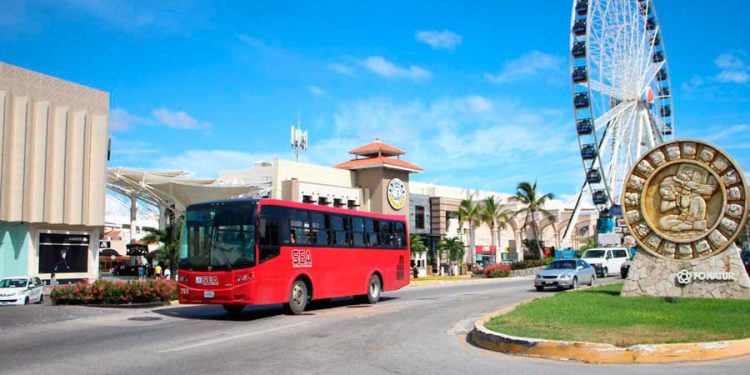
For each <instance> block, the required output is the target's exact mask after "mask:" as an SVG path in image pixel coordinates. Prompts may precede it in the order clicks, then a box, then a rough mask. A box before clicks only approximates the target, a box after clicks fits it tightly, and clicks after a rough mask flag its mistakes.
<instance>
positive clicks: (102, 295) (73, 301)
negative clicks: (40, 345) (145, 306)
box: [50, 280, 177, 305]
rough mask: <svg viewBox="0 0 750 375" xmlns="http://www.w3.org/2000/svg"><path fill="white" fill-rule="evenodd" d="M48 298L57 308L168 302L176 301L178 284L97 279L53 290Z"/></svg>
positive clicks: (156, 281)
mask: <svg viewBox="0 0 750 375" xmlns="http://www.w3.org/2000/svg"><path fill="white" fill-rule="evenodd" d="M50 298H51V299H52V300H53V301H54V303H55V304H56V305H88V304H113V305H120V304H129V303H148V302H167V301H170V300H173V299H176V298H177V284H176V283H175V282H174V281H170V280H146V281H127V282H122V281H108V280H96V281H94V282H93V283H91V284H89V283H88V282H80V283H77V284H72V285H63V286H57V287H55V288H54V289H53V290H52V292H50Z"/></svg>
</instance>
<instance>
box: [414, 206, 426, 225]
mask: <svg viewBox="0 0 750 375" xmlns="http://www.w3.org/2000/svg"><path fill="white" fill-rule="evenodd" d="M414 226H415V227H416V228H417V229H424V206H414Z"/></svg>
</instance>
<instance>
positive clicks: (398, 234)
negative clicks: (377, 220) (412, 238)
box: [394, 221, 406, 249]
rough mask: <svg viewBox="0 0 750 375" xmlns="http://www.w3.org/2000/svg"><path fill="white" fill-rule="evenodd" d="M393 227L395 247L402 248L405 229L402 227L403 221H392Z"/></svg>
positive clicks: (404, 244)
mask: <svg viewBox="0 0 750 375" xmlns="http://www.w3.org/2000/svg"><path fill="white" fill-rule="evenodd" d="M394 228H395V230H394V233H395V238H396V243H395V247H397V248H399V249H403V248H405V247H406V230H405V229H404V223H403V222H401V221H397V222H395V223H394Z"/></svg>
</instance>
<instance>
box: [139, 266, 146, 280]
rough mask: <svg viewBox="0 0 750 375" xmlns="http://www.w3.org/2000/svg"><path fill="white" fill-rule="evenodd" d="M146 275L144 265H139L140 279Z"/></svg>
mask: <svg viewBox="0 0 750 375" xmlns="http://www.w3.org/2000/svg"><path fill="white" fill-rule="evenodd" d="M145 277H146V270H145V269H144V268H143V265H142V264H141V265H139V266H138V279H139V280H140V279H143V278H145Z"/></svg>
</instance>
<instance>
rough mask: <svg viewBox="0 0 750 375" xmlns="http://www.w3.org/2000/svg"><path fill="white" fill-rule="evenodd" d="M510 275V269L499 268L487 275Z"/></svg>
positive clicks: (492, 276) (490, 276)
mask: <svg viewBox="0 0 750 375" xmlns="http://www.w3.org/2000/svg"><path fill="white" fill-rule="evenodd" d="M508 276H510V271H506V270H498V269H495V270H492V271H490V272H489V274H488V275H487V277H488V278H490V279H494V278H497V277H508Z"/></svg>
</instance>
